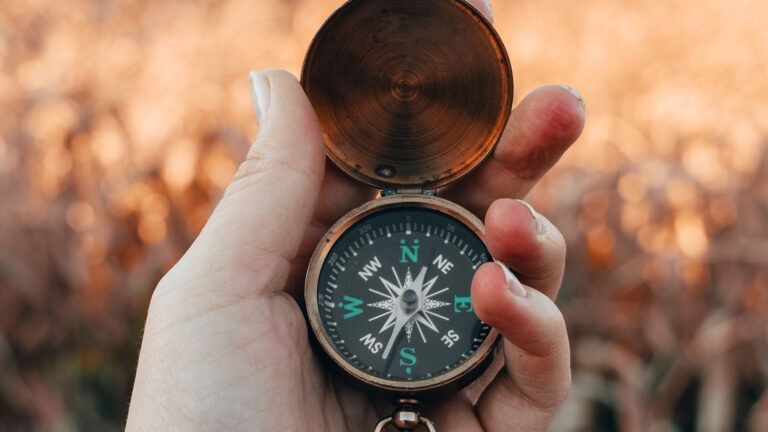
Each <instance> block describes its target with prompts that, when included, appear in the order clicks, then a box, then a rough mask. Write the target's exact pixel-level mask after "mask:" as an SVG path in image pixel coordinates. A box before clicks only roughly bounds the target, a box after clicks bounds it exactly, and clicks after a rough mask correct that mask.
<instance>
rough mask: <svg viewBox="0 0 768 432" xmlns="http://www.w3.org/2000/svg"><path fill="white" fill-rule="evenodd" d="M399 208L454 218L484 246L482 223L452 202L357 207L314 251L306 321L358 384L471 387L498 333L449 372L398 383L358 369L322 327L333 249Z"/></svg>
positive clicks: (398, 201) (396, 200) (412, 198)
mask: <svg viewBox="0 0 768 432" xmlns="http://www.w3.org/2000/svg"><path fill="white" fill-rule="evenodd" d="M397 207H416V208H427V209H431V210H435V211H438V212H443V213H445V214H447V215H448V216H450V217H453V218H454V219H456V220H457V221H458V222H460V223H462V224H464V225H465V226H466V227H467V228H469V229H470V230H471V231H472V232H473V233H474V234H475V235H477V236H478V237H479V238H480V240H481V241H482V242H483V243H484V244H485V243H486V241H485V234H484V229H483V223H482V222H481V221H480V219H478V218H477V217H476V216H475V215H473V214H472V213H470V212H469V211H468V210H466V209H464V208H462V207H461V206H459V205H457V204H454V203H453V202H451V201H448V200H445V199H442V198H438V197H434V196H427V195H419V194H402V195H393V196H389V197H382V198H379V199H376V200H374V201H371V202H368V203H366V204H364V205H363V206H361V207H358V208H356V209H354V210H352V211H350V212H349V213H347V214H346V215H345V216H344V217H342V218H341V219H340V220H339V221H338V222H336V223H335V224H334V225H333V226H332V227H331V228H330V229H329V230H328V231H327V232H326V233H325V235H324V236H323V239H322V240H321V241H320V243H319V244H318V245H317V247H316V248H315V251H314V253H313V254H312V258H311V259H310V264H309V268H308V270H307V275H306V279H305V285H304V286H305V288H304V301H305V305H306V308H307V309H306V311H307V317H308V320H309V323H310V327H311V328H312V332H313V334H314V336H315V339H316V340H317V342H318V343H319V344H320V346H321V347H322V349H323V352H324V353H325V354H326V355H327V356H328V357H330V359H331V360H332V361H333V363H334V364H335V365H336V366H338V367H339V368H340V369H341V370H342V371H344V372H345V373H346V374H347V375H348V376H351V377H352V378H354V379H356V380H357V382H359V383H362V384H365V385H368V386H372V387H374V388H376V389H378V390H384V391H387V392H391V393H397V394H421V393H429V392H433V391H436V390H440V389H443V388H449V387H452V386H455V385H457V386H459V387H463V386H464V385H466V384H468V382H465V381H466V380H469V379H471V378H473V377H474V376H475V374H477V375H480V374H482V372H483V371H484V370H485V368H486V367H487V366H488V364H489V363H490V360H491V357H492V356H493V352H494V348H495V346H496V345H497V343H498V340H499V339H500V333H499V331H498V330H497V329H496V328H494V327H493V326H490V328H491V330H490V331H489V333H488V335H487V336H486V337H485V340H484V341H483V342H482V343H481V344H480V346H479V347H478V348H477V349H476V350H475V352H474V353H472V355H470V356H469V358H468V359H466V361H464V362H463V363H461V364H460V365H459V366H457V367H455V368H454V369H451V370H450V371H448V372H446V373H444V374H441V375H437V376H434V377H432V378H426V379H418V380H416V379H414V380H412V381H398V380H392V379H386V378H381V377H377V376H374V375H372V374H369V373H366V372H365V371H363V370H361V369H359V368H357V367H355V366H354V365H353V364H352V363H351V362H350V361H349V360H348V359H347V358H346V357H344V356H343V355H342V354H341V353H339V352H338V350H337V349H336V348H335V345H334V344H333V342H332V341H331V337H330V336H329V334H328V332H327V331H326V329H325V326H323V324H322V319H321V317H320V307H319V303H318V298H317V292H318V285H319V280H320V272H321V270H322V267H323V264H324V263H325V260H326V258H327V256H328V253H329V252H330V250H331V248H332V247H333V246H334V245H335V243H336V242H337V241H339V239H340V238H341V236H342V235H343V234H345V233H346V232H347V231H348V230H349V228H351V227H352V226H353V225H354V224H356V223H357V222H359V221H360V220H362V219H364V218H365V217H367V216H369V215H371V214H374V213H377V212H380V211H383V210H387V209H390V208H397ZM489 258H490V260H489V261H488V262H493V261H495V259H494V258H493V256H489Z"/></svg>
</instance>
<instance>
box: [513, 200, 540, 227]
mask: <svg viewBox="0 0 768 432" xmlns="http://www.w3.org/2000/svg"><path fill="white" fill-rule="evenodd" d="M515 201H517V202H519V203H520V204H522V205H524V206H525V208H527V209H528V211H529V212H531V217H533V223H534V224H536V235H542V234H544V230H545V229H546V226H544V223H543V222H542V221H541V215H539V213H538V212H536V210H534V209H533V206H532V205H530V204H528V203H527V202H525V201H523V200H520V199H518V200H515Z"/></svg>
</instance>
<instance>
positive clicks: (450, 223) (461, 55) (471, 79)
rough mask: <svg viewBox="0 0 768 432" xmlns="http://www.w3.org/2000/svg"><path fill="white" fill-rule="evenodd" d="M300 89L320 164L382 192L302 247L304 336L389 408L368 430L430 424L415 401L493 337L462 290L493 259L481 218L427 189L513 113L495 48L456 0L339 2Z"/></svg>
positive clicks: (487, 347) (495, 40)
mask: <svg viewBox="0 0 768 432" xmlns="http://www.w3.org/2000/svg"><path fill="white" fill-rule="evenodd" d="M301 84H302V86H303V88H304V90H305V91H306V93H307V97H308V98H309V100H310V102H311V103H312V106H313V108H314V110H315V112H316V113H317V118H318V121H319V123H320V126H321V128H322V130H323V136H324V139H325V144H326V153H327V155H328V157H329V158H330V159H331V160H332V161H333V162H334V163H335V164H336V165H337V166H338V167H339V168H340V169H341V170H342V171H343V172H344V173H346V174H347V175H349V176H351V177H353V178H354V179H356V180H358V181H360V182H362V183H365V184H368V185H370V186H373V187H376V188H379V189H381V190H382V194H381V195H382V196H383V197H380V198H378V199H376V200H374V201H371V202H369V203H367V204H365V205H363V206H361V207H359V208H357V209H355V210H353V211H352V212H350V213H349V214H347V215H346V216H344V217H343V218H342V219H341V220H340V221H339V222H337V223H336V224H335V225H334V226H333V227H332V228H331V229H330V230H329V231H328V232H327V233H326V235H325V236H324V238H323V240H322V241H321V242H320V244H319V245H318V247H317V248H316V250H315V253H314V255H313V256H312V259H311V261H310V265H309V268H308V270H307V279H306V287H305V292H304V294H305V300H306V304H307V317H308V320H309V322H310V324H311V327H312V331H313V334H314V336H315V337H316V339H317V342H318V344H319V346H320V347H321V348H322V352H323V354H325V355H327V356H328V357H330V359H331V360H332V361H333V363H334V364H336V365H337V366H338V367H339V368H341V369H342V370H343V373H344V375H346V376H349V377H352V378H354V379H355V380H356V382H358V383H362V384H364V385H367V386H368V388H371V389H376V390H380V391H385V392H388V393H390V394H391V395H393V396H395V397H396V398H400V399H399V402H398V403H397V406H398V407H399V408H398V410H396V412H395V413H394V414H393V416H392V417H390V418H387V419H383V420H382V422H381V423H380V424H379V426H377V429H376V430H383V428H384V427H386V425H394V426H396V427H398V428H399V429H413V428H415V427H419V425H422V426H427V427H428V428H429V429H430V430H434V428H433V427H432V426H431V424H430V422H429V421H428V420H426V419H424V418H423V417H420V416H419V415H418V412H417V410H416V408H415V404H416V403H417V400H416V399H418V398H420V397H422V396H425V397H426V396H433V395H437V396H440V395H441V393H443V392H448V391H451V390H452V389H456V388H459V387H461V386H462V385H466V384H468V383H469V381H471V380H472V379H473V378H474V377H476V376H477V375H479V374H480V373H481V372H482V371H483V369H484V367H485V366H486V365H487V364H488V363H489V360H490V357H491V354H492V351H493V347H494V344H495V342H496V341H497V339H498V332H496V331H495V330H493V329H492V328H490V327H489V326H488V325H486V324H484V323H483V322H481V321H480V320H479V319H478V317H477V315H475V312H474V308H473V306H472V298H471V293H470V288H471V283H472V277H473V275H474V274H475V271H476V270H477V268H478V267H479V266H480V265H482V264H483V263H484V262H488V261H491V260H492V258H491V256H490V254H489V252H488V250H487V248H486V247H485V245H484V243H483V227H482V224H481V222H480V221H479V220H478V219H477V218H476V217H475V216H474V215H472V214H471V213H470V212H469V211H467V210H465V209H463V208H461V207H459V206H458V205H456V204H454V203H452V202H450V201H446V200H444V199H441V198H438V197H436V196H435V195H436V193H437V192H438V191H439V190H442V189H443V188H444V187H446V186H448V185H450V184H451V183H452V182H455V181H457V180H458V179H460V178H461V177H463V176H465V175H467V174H468V173H469V172H470V171H471V170H472V169H474V168H475V167H477V166H478V165H479V164H480V163H482V162H483V160H484V159H486V158H487V157H488V156H489V155H490V154H491V153H492V151H493V149H494V147H495V145H496V143H498V141H499V138H500V137H501V134H502V133H503V131H504V129H505V127H506V124H507V121H508V119H509V115H510V112H511V109H512V94H513V85H512V71H511V69H510V66H509V58H508V56H507V52H506V50H505V49H504V46H503V44H502V42H501V40H500V38H499V36H498V35H497V34H496V32H495V31H494V30H493V27H492V26H491V25H490V23H489V22H488V21H487V20H486V19H485V18H484V17H483V15H482V14H481V13H479V12H478V11H477V10H476V9H475V8H474V7H473V6H471V5H470V4H468V3H467V2H465V1H464V0H419V1H413V0H349V1H347V2H345V3H344V5H343V6H342V7H341V8H339V10H337V11H336V12H335V13H334V14H333V15H332V16H331V17H330V18H329V19H328V20H327V21H326V22H325V24H324V25H323V27H322V28H321V29H320V31H318V33H317V35H316V36H315V38H314V39H313V41H312V44H311V45H310V48H309V51H308V53H307V56H306V58H305V61H304V67H303V69H302V74H301ZM321 199H322V197H321ZM414 398H415V399H414Z"/></svg>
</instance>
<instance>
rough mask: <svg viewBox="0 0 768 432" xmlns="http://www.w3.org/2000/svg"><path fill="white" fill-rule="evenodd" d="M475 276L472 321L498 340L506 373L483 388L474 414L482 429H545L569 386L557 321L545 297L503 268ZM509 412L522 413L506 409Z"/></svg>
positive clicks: (491, 268)
mask: <svg viewBox="0 0 768 432" xmlns="http://www.w3.org/2000/svg"><path fill="white" fill-rule="evenodd" d="M495 264H497V263H493V264H486V265H484V266H483V267H481V268H480V269H479V270H478V271H477V273H476V274H475V278H474V280H473V282H472V300H473V302H474V303H475V310H476V312H477V315H478V317H480V319H482V320H483V321H485V322H487V323H488V324H490V325H492V326H493V327H495V328H497V329H498V330H499V331H500V332H501V334H502V335H503V336H504V357H505V359H506V368H505V369H504V370H503V371H502V372H501V373H500V374H499V375H498V376H497V377H496V379H495V380H494V381H493V382H492V383H491V385H490V386H489V387H488V388H487V389H486V391H485V393H484V394H483V395H482V397H481V398H480V400H479V402H478V405H477V412H478V414H479V415H480V419H481V421H482V423H483V425H484V426H485V427H486V429H487V430H490V431H506V430H545V429H546V428H547V425H549V423H550V422H551V418H552V415H553V413H554V412H555V410H556V409H557V408H558V407H559V406H560V404H561V403H562V402H563V400H564V399H565V396H566V395H567V393H568V390H569V388H570V384H571V370H570V355H569V346H568V334H567V332H566V329H565V322H564V320H563V316H562V314H561V313H560V311H559V310H558V308H557V306H555V304H554V303H553V302H552V300H551V299H550V298H549V297H547V296H546V295H544V294H542V293H541V292H539V291H538V290H536V289H532V288H529V287H526V286H524V285H523V284H521V283H520V281H519V280H518V279H517V278H516V277H515V275H514V274H512V272H510V271H509V269H508V268H506V266H504V265H495ZM513 407H518V408H521V407H522V408H526V409H523V410H522V411H523V414H522V415H521V413H520V410H514V409H511V408H513Z"/></svg>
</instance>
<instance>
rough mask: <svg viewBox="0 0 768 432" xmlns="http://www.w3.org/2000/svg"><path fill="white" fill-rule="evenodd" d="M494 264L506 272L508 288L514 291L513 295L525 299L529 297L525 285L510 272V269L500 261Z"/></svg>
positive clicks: (505, 277)
mask: <svg viewBox="0 0 768 432" xmlns="http://www.w3.org/2000/svg"><path fill="white" fill-rule="evenodd" d="M493 263H494V264H496V265H497V266H499V267H501V271H502V272H504V279H505V280H506V282H507V288H509V290H510V291H512V294H514V295H516V296H518V297H523V298H525V297H528V290H527V289H525V287H524V286H523V284H522V283H521V282H520V281H519V280H518V279H517V276H515V275H514V274H513V273H512V271H511V270H509V267H507V266H505V265H504V264H502V263H500V262H498V261H494V262H493Z"/></svg>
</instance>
